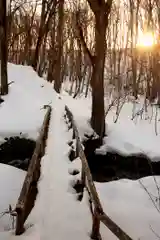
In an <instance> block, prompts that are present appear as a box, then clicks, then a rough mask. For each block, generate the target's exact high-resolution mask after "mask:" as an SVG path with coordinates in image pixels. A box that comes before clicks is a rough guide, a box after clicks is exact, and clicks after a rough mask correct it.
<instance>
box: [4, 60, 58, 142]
mask: <svg viewBox="0 0 160 240" xmlns="http://www.w3.org/2000/svg"><path fill="white" fill-rule="evenodd" d="M8 78H9V82H12V81H13V83H11V84H10V85H9V94H8V95H7V96H5V97H2V98H3V99H4V100H5V101H4V102H3V103H2V104H1V105H0V115H1V117H0V141H4V137H9V136H15V135H19V134H20V132H21V133H22V135H24V137H30V138H34V139H36V138H37V135H38V131H39V129H40V126H41V124H42V121H43V117H44V114H45V110H43V109H41V108H42V107H43V105H44V104H49V103H50V102H51V101H52V98H53V95H54V94H55V92H54V90H53V89H52V85H51V84H50V83H48V82H47V81H45V80H44V79H42V78H40V77H38V75H37V74H36V72H34V71H33V69H32V68H31V67H28V66H21V65H14V64H11V63H9V64H8Z"/></svg>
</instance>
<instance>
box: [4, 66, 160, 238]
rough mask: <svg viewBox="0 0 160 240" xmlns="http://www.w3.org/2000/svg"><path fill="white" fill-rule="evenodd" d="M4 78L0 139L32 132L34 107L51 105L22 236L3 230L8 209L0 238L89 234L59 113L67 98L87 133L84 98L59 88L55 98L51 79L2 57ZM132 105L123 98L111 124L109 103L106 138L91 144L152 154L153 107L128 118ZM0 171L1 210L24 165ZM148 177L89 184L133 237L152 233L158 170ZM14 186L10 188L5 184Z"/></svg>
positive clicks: (155, 151) (39, 117)
mask: <svg viewBox="0 0 160 240" xmlns="http://www.w3.org/2000/svg"><path fill="white" fill-rule="evenodd" d="M9 80H10V81H14V83H12V84H11V85H10V86H9V89H10V93H9V95H8V96H6V97H5V98H4V100H5V102H4V103H2V104H1V105H0V113H1V116H2V118H0V137H1V138H2V140H3V137H4V136H5V137H6V136H11V135H18V133H20V132H22V133H23V134H25V135H26V136H28V137H32V138H36V137H37V135H38V131H39V128H40V126H41V124H42V121H43V116H44V113H45V111H44V110H42V109H41V108H42V107H43V105H44V104H49V103H51V105H52V107H53V112H52V117H51V122H50V128H49V136H48V141H47V148H46V154H45V156H44V157H43V159H42V167H41V172H42V174H41V177H40V181H39V186H38V190H39V193H38V197H37V200H36V204H35V207H34V209H33V211H32V213H31V214H30V216H29V218H28V220H27V222H26V224H25V226H27V230H26V232H25V233H24V234H23V235H22V236H19V237H18V236H14V235H13V232H12V231H9V227H8V226H9V223H10V222H9V221H8V220H7V219H6V218H7V217H8V216H5V217H3V218H1V219H0V231H1V232H0V239H2V240H17V239H20V240H50V239H54V238H55V239H57V240H63V239H67V240H68V239H89V233H90V231H91V225H92V223H91V214H90V212H89V207H88V205H87V194H86V193H85V194H84V199H83V200H82V202H78V201H77V200H76V195H75V193H74V192H73V189H72V187H71V181H72V180H73V179H75V178H76V177H75V176H71V175H69V173H68V172H69V170H70V169H75V168H78V169H80V168H81V164H80V161H79V160H76V161H73V162H72V163H71V162H69V160H68V157H67V153H68V150H69V147H68V145H67V142H68V141H69V140H70V138H71V136H70V133H69V132H67V129H66V126H65V123H64V120H63V114H64V106H65V104H67V105H68V106H69V108H70V109H71V110H72V111H73V114H74V116H75V120H76V121H77V125H78V128H79V130H80V133H81V136H82V137H84V132H85V133H88V134H92V133H93V131H92V129H91V128H90V126H89V123H88V120H89V117H90V104H91V103H90V99H89V100H88V99H83V98H81V99H72V98H71V97H69V96H67V95H66V94H64V93H63V94H62V100H61V99H59V96H58V95H57V94H56V93H55V92H54V90H53V88H52V85H51V84H49V83H47V82H45V81H44V80H43V79H42V78H39V77H38V76H37V75H36V73H35V72H34V71H33V70H32V68H30V67H24V66H15V65H13V64H9ZM140 107H141V103H140V104H137V105H136V109H137V108H140ZM132 108H133V104H132V103H130V102H127V103H126V104H125V105H124V107H123V108H122V111H121V114H120V116H119V118H118V121H117V123H116V124H115V123H114V120H115V116H116V114H115V111H116V109H115V107H113V108H112V109H111V111H110V112H109V114H108V115H107V118H106V122H107V133H108V137H106V139H104V143H107V145H106V144H104V146H103V147H102V148H101V149H100V150H99V151H101V153H104V152H105V151H107V150H108V149H109V150H111V149H114V150H116V151H118V152H119V151H120V152H121V153H123V154H133V153H139V152H142V153H145V154H147V155H148V156H150V157H152V159H153V160H157V159H158V158H159V156H160V149H159V140H160V134H158V135H157V136H156V134H155V129H156V132H158V133H159V130H160V128H159V127H160V125H159V122H158V116H157V113H156V112H154V114H153V116H152V108H149V113H148V116H149V119H146V120H145V119H140V116H139V115H138V117H137V119H136V118H135V119H134V121H132V120H131V118H132ZM135 111H137V110H135ZM158 114H159V110H158ZM151 116H152V119H151ZM155 117H156V119H157V121H155ZM0 166H1V165H0ZM6 169H8V170H6ZM2 173H3V174H2ZM0 177H1V181H0V187H1V188H2V189H0V190H1V196H0V208H1V209H0V211H2V212H3V211H5V210H6V208H8V205H9V204H11V205H12V207H14V205H15V203H16V199H17V198H18V195H19V192H20V188H21V184H22V181H23V179H24V172H22V171H20V170H15V168H12V167H8V166H7V167H5V168H2V172H1V167H0ZM77 177H78V176H77ZM5 179H6V180H5ZM13 179H14V180H13ZM155 179H156V180H155ZM155 179H154V178H153V177H147V178H143V179H140V181H139V180H137V181H131V180H127V179H125V180H124V179H122V180H119V181H113V182H110V183H95V184H96V188H97V191H98V193H99V196H100V199H101V202H102V205H103V208H104V210H105V212H106V213H107V214H108V215H109V216H110V217H111V218H112V219H113V220H114V221H115V222H116V223H117V224H118V225H119V226H120V227H122V229H123V230H124V231H126V232H127V233H128V234H129V235H130V236H131V237H132V238H133V239H135V240H138V239H140V240H156V239H159V237H157V236H158V235H159V236H160V228H159V222H160V207H159V199H160V196H159V185H160V177H159V176H157V177H156V178H155ZM14 181H15V182H14ZM13 184H14V185H13ZM14 189H16V190H15V191H13V190H14ZM2 222H3V224H4V225H3V224H2ZM101 234H102V239H110V240H115V239H117V238H116V237H115V236H113V234H112V233H111V232H110V231H109V230H108V229H107V228H106V227H104V226H103V225H102V224H101Z"/></svg>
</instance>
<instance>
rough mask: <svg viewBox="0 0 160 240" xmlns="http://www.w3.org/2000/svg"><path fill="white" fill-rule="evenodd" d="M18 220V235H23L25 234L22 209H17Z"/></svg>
mask: <svg viewBox="0 0 160 240" xmlns="http://www.w3.org/2000/svg"><path fill="white" fill-rule="evenodd" d="M16 212H17V218H16V232H15V234H16V235H21V234H22V233H23V232H24V226H23V224H24V217H23V210H22V208H21V207H19V208H18V207H17V209H16Z"/></svg>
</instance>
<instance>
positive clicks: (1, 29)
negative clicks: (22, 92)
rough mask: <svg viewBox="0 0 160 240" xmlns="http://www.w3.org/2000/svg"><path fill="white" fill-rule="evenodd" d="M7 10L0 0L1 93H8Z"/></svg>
mask: <svg viewBox="0 0 160 240" xmlns="http://www.w3.org/2000/svg"><path fill="white" fill-rule="evenodd" d="M6 14H7V10H6V1H5V0H0V59H1V94H2V95H6V94H8V75H7V55H8V53H7V52H8V50H7V17H6Z"/></svg>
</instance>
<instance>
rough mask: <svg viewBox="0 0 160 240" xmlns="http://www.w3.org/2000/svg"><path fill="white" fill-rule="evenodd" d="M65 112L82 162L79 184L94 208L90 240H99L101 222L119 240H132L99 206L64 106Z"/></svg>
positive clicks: (67, 109)
mask: <svg viewBox="0 0 160 240" xmlns="http://www.w3.org/2000/svg"><path fill="white" fill-rule="evenodd" d="M65 111H66V114H67V117H68V119H69V121H70V123H71V127H72V128H73V138H75V139H76V155H77V157H79V158H80V159H81V162H82V171H81V182H82V184H84V186H85V187H86V189H87V191H88V193H89V196H90V201H91V204H92V205H93V207H94V210H91V212H92V215H93V216H92V219H93V223H92V232H91V238H92V239H98V240H100V239H101V235H100V222H102V223H103V224H104V225H105V226H106V227H107V228H109V230H110V231H111V232H112V233H113V234H114V235H116V237H117V238H119V239H120V240H132V238H131V237H130V236H129V235H128V234H127V233H125V232H124V231H123V230H122V229H121V228H120V227H119V226H118V225H117V224H116V223H115V222H114V221H113V220H111V218H110V217H108V216H107V214H106V213H105V212H104V211H103V207H102V205H101V202H100V199H99V196H98V193H97V191H96V187H95V184H94V182H93V179H92V174H91V172H90V168H89V166H88V162H87V159H86V156H85V153H84V151H83V146H82V143H81V140H80V136H79V132H78V129H77V126H76V123H75V120H74V117H73V114H72V112H71V111H70V109H69V108H68V107H67V106H65Z"/></svg>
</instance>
